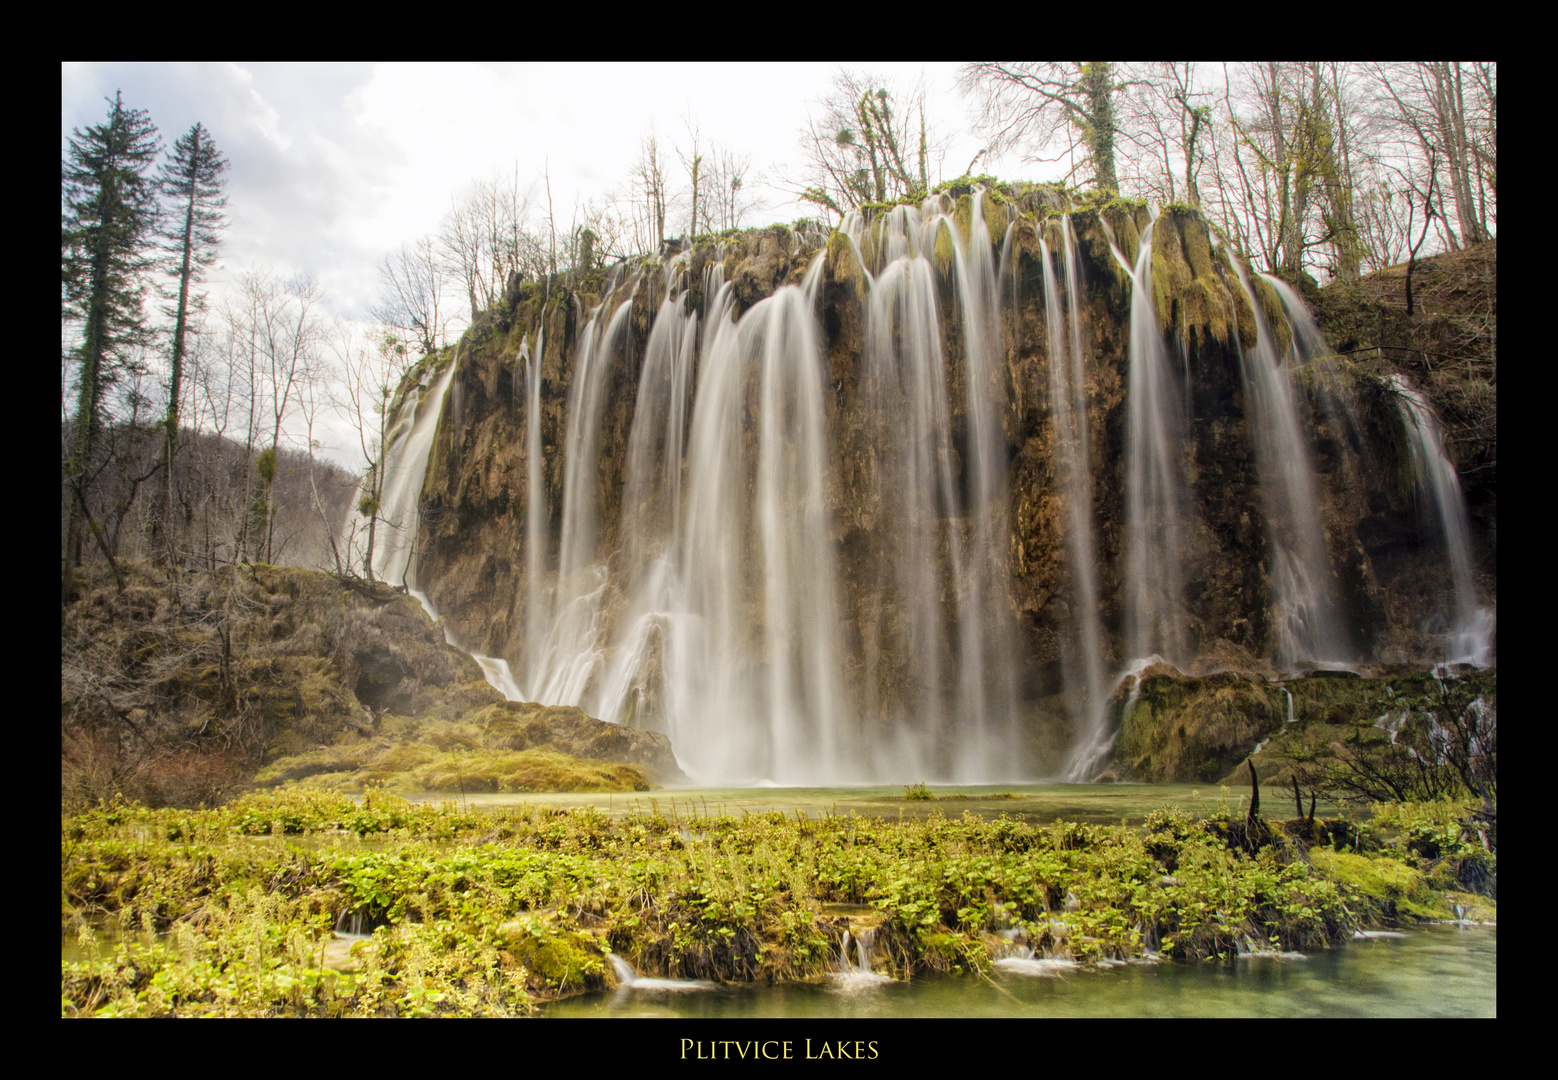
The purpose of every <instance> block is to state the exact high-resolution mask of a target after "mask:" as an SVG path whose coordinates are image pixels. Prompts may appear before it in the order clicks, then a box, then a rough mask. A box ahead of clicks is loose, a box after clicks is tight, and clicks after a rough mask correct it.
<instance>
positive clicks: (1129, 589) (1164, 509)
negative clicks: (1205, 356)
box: [1114, 223, 1188, 666]
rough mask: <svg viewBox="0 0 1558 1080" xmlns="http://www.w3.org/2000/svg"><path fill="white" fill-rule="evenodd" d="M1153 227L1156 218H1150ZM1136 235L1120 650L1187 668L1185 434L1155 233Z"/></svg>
mask: <svg viewBox="0 0 1558 1080" xmlns="http://www.w3.org/2000/svg"><path fill="white" fill-rule="evenodd" d="M1154 224H1155V223H1154ZM1153 227H1154V226H1153V225H1148V226H1147V228H1146V230H1145V231H1143V233H1142V234H1141V250H1140V251H1139V252H1138V254H1137V256H1136V266H1135V268H1134V269H1132V268H1131V267H1130V266H1127V265H1126V263H1125V260H1124V258H1123V257H1122V256H1121V255H1120V252H1119V249H1118V248H1116V249H1115V252H1114V255H1115V258H1116V259H1118V260H1119V262H1120V265H1121V266H1122V267H1124V268H1125V270H1126V272H1127V273H1129V274H1130V276H1131V336H1130V378H1129V381H1128V384H1127V389H1126V411H1127V416H1126V433H1125V474H1126V475H1125V532H1126V555H1125V564H1126V567H1125V597H1124V599H1125V647H1126V649H1127V650H1128V652H1129V654H1130V655H1131V656H1132V657H1133V658H1136V659H1138V660H1139V659H1141V658H1143V657H1146V656H1149V655H1152V654H1161V655H1163V656H1166V657H1168V658H1169V660H1170V662H1172V663H1175V664H1179V665H1181V666H1183V665H1184V662H1185V660H1186V654H1187V650H1186V641H1185V583H1184V582H1185V577H1184V574H1185V571H1184V565H1185V524H1186V523H1185V512H1184V503H1185V499H1186V494H1187V493H1186V490H1185V487H1186V485H1185V478H1184V472H1183V469H1182V466H1181V458H1182V456H1183V454H1184V447H1185V445H1186V441H1187V438H1188V430H1187V425H1186V421H1185V416H1184V413H1183V410H1182V408H1181V405H1180V399H1179V395H1178V393H1177V392H1176V389H1175V387H1174V385H1173V381H1174V373H1173V369H1172V368H1171V367H1170V365H1169V358H1168V349H1167V348H1166V347H1165V345H1164V342H1163V335H1162V333H1161V332H1160V331H1159V330H1158V317H1157V304H1156V302H1155V300H1154V298H1153V288H1152V230H1153Z"/></svg>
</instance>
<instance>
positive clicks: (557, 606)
mask: <svg viewBox="0 0 1558 1080" xmlns="http://www.w3.org/2000/svg"><path fill="white" fill-rule="evenodd" d="M637 283H638V282H637V279H634V280H633V281H632V282H631V284H630V286H629V288H628V292H629V294H630V295H629V298H628V299H626V300H623V301H621V302H620V303H615V304H614V303H613V301H614V300H615V299H616V292H617V289H616V287H615V286H614V285H612V286H608V287H607V289H606V294H605V298H604V299H602V301H601V302H600V305H599V306H598V307H597V308H596V309H595V311H594V313H593V314H592V315H591V317H590V320H589V322H588V323H587V324H586V325H585V328H584V332H583V333H582V334H581V335H580V338H579V347H578V353H577V359H576V361H575V368H574V376H573V385H572V386H571V387H570V388H569V394H568V428H567V434H566V437H565V440H564V443H565V448H564V458H563V514H562V525H561V528H560V530H559V531H560V535H559V539H558V552H557V558H558V571H557V584H556V587H555V591H554V593H553V603H552V613H551V620H550V623H549V625H548V626H547V628H546V631H545V633H544V634H537V635H536V636H535V637H532V638H531V639H530V641H531V642H532V643H533V644H531V645H528V646H527V652H529V654H530V656H531V660H530V664H529V667H528V670H527V672H526V676H525V686H526V689H527V690H528V692H529V694H530V696H531V697H532V698H533V699H534V700H536V701H541V702H545V703H546V704H548V705H579V704H581V703H582V702H583V700H584V696H585V694H586V693H587V692H588V691H589V689H590V688H591V686H592V685H593V683H594V682H595V680H596V678H597V676H598V674H599V672H600V669H601V667H602V665H603V664H604V662H605V646H606V642H605V641H604V634H605V625H604V620H605V614H606V606H607V593H608V591H609V590H610V588H611V586H612V580H611V575H610V573H609V572H608V569H607V566H606V564H605V563H604V562H601V561H598V552H597V550H596V549H597V546H598V540H599V538H598V536H597V519H598V517H599V505H598V503H599V491H598V487H599V485H598V482H597V463H598V461H599V449H598V447H599V441H600V416H601V410H602V408H603V406H604V399H605V386H606V380H607V376H608V375H609V374H610V368H611V359H612V355H613V354H614V352H616V351H618V350H619V349H620V348H621V347H622V344H623V338H624V337H625V336H626V330H627V326H628V315H629V313H630V312H631V310H632V306H633V301H632V298H631V293H632V291H633V290H632V287H633V286H636V285H637ZM533 629H538V628H533Z"/></svg>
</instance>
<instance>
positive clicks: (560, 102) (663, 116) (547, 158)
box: [60, 63, 1046, 320]
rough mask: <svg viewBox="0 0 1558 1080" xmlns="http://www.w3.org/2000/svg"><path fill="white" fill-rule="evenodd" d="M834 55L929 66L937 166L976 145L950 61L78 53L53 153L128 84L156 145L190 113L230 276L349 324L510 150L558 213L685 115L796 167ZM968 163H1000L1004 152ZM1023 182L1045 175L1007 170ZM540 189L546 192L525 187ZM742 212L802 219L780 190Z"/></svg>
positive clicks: (608, 191) (602, 184)
mask: <svg viewBox="0 0 1558 1080" xmlns="http://www.w3.org/2000/svg"><path fill="white" fill-rule="evenodd" d="M840 66H848V67H851V68H853V69H855V70H870V71H874V72H879V73H881V74H882V75H884V76H885V77H886V78H887V79H888V80H891V81H894V82H897V83H898V84H900V85H903V86H905V87H907V86H908V85H909V84H911V83H913V82H915V81H916V80H918V79H920V78H922V77H923V79H924V82H925V85H926V88H927V90H928V97H929V112H930V120H931V123H932V125H933V126H935V127H938V128H940V129H941V130H942V131H944V132H946V133H947V134H949V135H951V136H952V145H951V146H950V148H949V151H948V153H947V155H946V158H945V163H944V167H943V170H942V173H943V175H942V176H940V177H937V176H933V177H932V182H933V183H934V182H935V181H937V180H939V179H945V178H948V177H952V176H956V175H959V174H961V173H962V172H963V171H964V169H965V167H966V166H967V164H968V162H969V159H970V158H971V157H972V156H973V155H974V153H975V151H977V150H978V149H979V146H978V144H977V143H976V142H974V141H973V136H972V134H971V133H970V132H969V131H968V127H969V125H968V121H967V104H966V102H965V100H964V99H963V98H962V97H961V96H960V95H959V94H958V92H957V89H956V85H955V84H956V70H957V69H956V65H952V64H923V65H922V64H912V65H891V64H869V65H839V64H836V63H818V64H752V63H743V64H685V63H683V64H502V65H492V64H455V65H443V64H297V65H294V64H234V63H201V64H75V63H67V64H64V65H63V66H62V69H61V95H60V96H61V109H60V112H61V125H60V130H61V136H60V146H61V154H62V156H63V154H64V152H65V146H66V143H65V140H66V139H67V138H68V137H69V135H70V134H71V132H72V131H73V130H75V129H76V128H80V127H85V126H87V125H89V124H96V123H102V122H103V120H104V118H105V116H106V113H107V108H108V107H107V104H106V103H105V101H104V99H105V98H111V97H112V96H113V94H114V92H115V91H116V90H118V91H123V94H124V101H125V104H126V105H127V106H129V107H131V108H136V109H144V110H146V111H147V112H148V113H149V114H150V115H151V119H152V121H153V122H154V123H155V124H156V125H157V127H158V129H159V130H160V131H161V133H162V136H163V140H164V142H165V144H166V145H168V146H171V145H172V143H173V140H174V139H176V138H177V137H178V136H179V135H181V134H183V133H184V132H186V131H188V130H189V128H190V127H191V126H192V125H193V124H194V123H196V122H197V121H198V122H200V123H201V124H204V125H205V127H206V128H207V129H208V130H209V131H210V132H211V135H212V138H213V141H214V142H215V143H216V146H217V148H218V149H220V150H221V151H222V152H223V153H224V154H226V155H227V157H228V160H229V161H230V162H231V170H230V172H229V179H228V184H227V194H228V208H227V209H228V215H229V218H230V222H231V224H230V226H229V228H228V231H227V237H226V242H225V244H224V247H223V251H222V259H221V270H220V271H219V273H218V274H217V275H216V276H215V277H214V278H213V283H212V284H213V289H214V290H215V291H218V292H219V291H220V290H221V288H222V285H223V279H224V278H230V277H232V276H233V275H235V274H236V273H237V272H240V271H243V270H247V269H251V268H264V269H271V270H275V271H277V272H279V273H281V274H283V275H286V274H290V273H294V272H299V271H303V272H308V273H311V274H313V275H314V276H315V277H316V278H317V279H318V281H319V282H320V283H321V284H322V285H323V286H324V288H325V290H326V295H327V302H326V307H327V309H328V311H329V313H330V314H331V315H334V316H336V317H338V318H341V319H348V320H363V319H366V318H367V312H368V309H369V307H370V306H371V305H372V304H373V303H374V300H375V291H376V289H377V273H376V269H375V267H376V264H377V263H378V261H379V260H380V259H381V258H382V257H383V256H384V255H385V254H387V253H388V252H389V251H390V250H391V249H392V248H394V247H396V246H398V245H399V244H400V243H401V242H403V241H409V240H413V239H415V238H416V237H418V236H420V235H422V234H424V233H428V232H430V231H432V230H433V229H435V228H436V227H437V224H438V221H439V219H440V218H441V217H442V216H443V214H444V213H445V211H446V210H447V209H448V207H449V203H450V198H451V196H453V195H455V194H457V193H458V192H459V191H460V190H461V189H463V188H464V187H465V186H466V185H467V184H469V183H470V182H471V181H472V180H474V179H476V178H478V177H486V176H489V175H491V174H492V172H493V171H494V170H500V169H501V170H503V171H505V172H510V171H512V170H513V169H514V168H515V165H516V163H517V165H518V168H519V173H520V176H521V180H522V182H523V181H524V180H525V179H527V178H529V179H535V180H539V177H540V175H541V172H542V169H543V167H548V168H549V169H550V173H551V182H552V196H553V200H554V204H555V206H556V210H557V214H558V216H559V218H563V217H565V216H566V215H567V214H568V213H570V212H571V210H572V208H573V205H574V200H575V199H578V200H580V201H585V200H591V199H594V200H597V201H599V200H602V199H604V198H608V197H610V196H612V195H613V194H616V193H620V192H621V191H623V190H624V189H625V188H626V185H627V181H628V176H629V172H630V170H631V167H632V163H633V159H634V158H635V157H636V155H637V153H638V148H639V142H640V139H641V138H642V136H644V135H645V134H646V133H648V132H649V130H650V129H651V126H653V128H654V129H655V130H656V131H657V132H658V133H659V134H660V135H661V136H662V137H663V138H667V139H669V140H671V141H672V142H676V141H685V140H686V137H687V126H686V122H685V121H686V118H689V117H690V118H691V119H692V120H693V121H694V122H695V123H696V125H697V126H698V129H699V131H700V135H701V138H702V140H703V141H704V144H705V145H714V144H719V145H723V146H726V147H729V148H730V149H731V150H733V151H735V152H737V153H750V154H751V155H752V166H753V169H754V170H755V171H756V172H758V173H760V174H762V175H763V176H764V177H766V178H768V179H769V180H770V181H772V180H775V179H777V177H778V176H779V175H780V174H788V175H789V176H791V177H798V176H799V175H800V174H801V169H800V167H799V138H800V130H801V127H802V125H803V123H804V122H805V119H806V116H807V111H808V108H810V109H811V110H812V111H813V112H814V113H815V112H817V111H818V107H817V104H816V103H817V101H818V99H819V98H821V97H822V96H823V95H824V94H825V93H826V92H827V90H828V84H829V80H830V79H831V77H832V75H833V73H834V72H835V71H836V70H838V68H839V67H840ZM977 171H981V172H982V171H993V172H997V173H998V174H1000V175H1006V174H1007V173H1009V172H1012V171H1013V170H1012V169H1010V168H1006V163H1004V162H999V161H986V162H983V163H981V165H980V168H979V170H977ZM1016 172H1018V173H1020V174H1021V176H1022V178H1025V179H1044V178H1046V177H1043V176H1040V175H1038V174H1037V173H1036V172H1035V170H1033V169H1032V168H1023V167H1021V166H1018V167H1017V169H1016ZM536 192H537V195H538V196H539V197H541V198H543V199H544V193H543V192H542V191H541V189H540V186H539V184H537V188H536ZM762 195H763V196H764V198H765V201H766V203H767V208H766V209H765V210H763V211H759V212H757V213H754V214H752V215H751V220H748V221H746V222H744V224H748V225H763V224H768V223H770V222H774V221H786V222H788V221H791V220H793V219H795V218H797V217H801V216H811V215H813V214H815V212H816V210H815V208H814V207H810V206H807V205H804V204H797V203H795V202H794V201H793V197H792V196H791V195H790V194H788V193H786V192H784V191H782V190H780V189H779V188H777V187H774V186H769V187H768V189H767V190H765V191H763V192H762Z"/></svg>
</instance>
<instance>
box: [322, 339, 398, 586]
mask: <svg viewBox="0 0 1558 1080" xmlns="http://www.w3.org/2000/svg"><path fill="white" fill-rule="evenodd" d="M330 347H331V351H332V353H333V354H334V358H335V364H334V367H335V374H336V381H335V384H334V390H333V391H332V393H331V397H330V403H331V405H332V406H333V407H334V409H335V410H336V412H337V413H338V414H339V415H340V416H341V417H342V419H344V420H345V421H346V422H347V424H349V425H350V426H351V428H352V430H353V431H354V432H356V434H357V438H358V448H359V449H360V450H361V451H362V456H363V460H364V461H365V462H367V471H366V472H365V473H364V475H363V481H362V485H361V487H360V489H359V496H358V500H357V506H356V508H355V509H356V512H357V514H358V515H359V516H360V517H364V518H367V519H368V536H367V542H366V544H365V545H363V546H362V548H361V551H360V554H361V556H362V570H363V576H364V577H365V578H367V579H368V580H369V581H372V580H373V546H374V543H375V542H376V540H377V537H378V526H379V517H380V511H381V510H382V509H383V506H382V501H381V500H382V498H383V492H384V455H385V452H386V451H387V450H388V449H389V445H390V442H391V436H392V431H391V428H392V427H393V425H394V422H395V414H394V412H393V411H392V410H391V408H390V406H391V403H392V401H393V399H394V396H395V391H396V388H397V387H399V386H400V385H401V383H402V382H403V381H404V380H405V377H406V375H407V374H408V373H409V372H410V370H411V367H412V358H411V356H410V355H409V354H408V353H407V351H406V348H405V346H404V345H403V344H402V343H401V342H399V341H398V340H397V339H396V337H395V335H394V334H393V333H392V332H389V331H381V332H379V333H378V334H377V335H376V336H375V337H374V339H372V340H370V339H369V338H366V337H364V336H362V335H361V334H359V333H357V332H356V331H354V330H352V329H350V328H349V327H344V326H340V327H337V329H336V332H335V334H334V335H333V336H332V338H331V342H330ZM355 532H356V530H355V528H354V529H352V530H351V533H352V535H351V536H349V537H348V538H347V541H346V546H347V549H348V554H345V555H339V554H338V558H340V559H341V560H342V561H343V562H345V561H350V560H351V559H352V558H353V553H356V552H357V551H358V548H357V546H356V545H355V544H354V543H353V540H354V539H355Z"/></svg>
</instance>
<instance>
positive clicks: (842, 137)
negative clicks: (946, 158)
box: [799, 70, 945, 216]
mask: <svg viewBox="0 0 1558 1080" xmlns="http://www.w3.org/2000/svg"><path fill="white" fill-rule="evenodd" d="M819 105H820V110H819V112H818V114H816V115H808V117H807V120H806V126H805V127H804V128H803V129H802V133H801V148H802V152H803V154H804V155H805V161H806V167H807V174H806V176H805V178H804V181H803V182H804V185H805V186H804V187H803V188H802V189H801V191H800V192H799V193H800V196H801V198H803V199H805V200H806V201H808V202H812V203H816V204H817V205H818V206H821V207H824V208H826V209H828V210H831V211H832V212H833V213H835V214H838V215H840V216H842V215H843V213H844V211H845V210H847V209H851V208H854V207H858V206H860V205H862V204H864V203H868V202H886V201H889V200H894V199H902V198H907V197H912V196H914V195H916V194H920V195H923V194H925V193H926V192H928V190H929V188H930V183H931V180H930V176H931V173H932V172H938V173H939V171H940V167H941V159H942V156H943V155H944V153H945V141H944V140H943V139H940V138H939V137H937V136H936V134H935V133H934V132H932V131H931V130H930V128H929V127H928V126H927V124H926V120H925V88H924V86H923V84H919V85H915V86H913V87H910V88H907V89H898V88H895V87H893V86H891V85H890V84H889V83H888V82H886V81H885V80H883V79H882V78H880V77H879V76H876V75H873V74H870V73H865V74H861V73H856V72H852V71H847V70H840V71H839V72H838V73H837V74H836V75H835V76H834V77H833V87H832V90H831V91H830V92H829V93H828V95H827V96H826V97H825V98H824V99H823V100H822V101H821V102H819Z"/></svg>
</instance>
